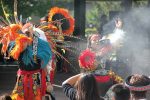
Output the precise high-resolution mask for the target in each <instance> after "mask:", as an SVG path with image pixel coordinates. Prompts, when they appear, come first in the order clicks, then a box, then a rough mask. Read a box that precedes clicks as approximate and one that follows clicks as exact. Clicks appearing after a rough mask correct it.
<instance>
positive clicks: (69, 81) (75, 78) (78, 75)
mask: <svg viewBox="0 0 150 100" xmlns="http://www.w3.org/2000/svg"><path fill="white" fill-rule="evenodd" d="M81 76H82V74H77V75H75V76H72V77H70V78H68V79H67V80H65V81H64V82H63V83H62V85H64V84H70V85H71V86H74V85H75V83H76V82H77V80H79V78H80V77H81Z"/></svg>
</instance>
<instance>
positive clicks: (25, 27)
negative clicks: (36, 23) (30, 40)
mask: <svg viewBox="0 0 150 100" xmlns="http://www.w3.org/2000/svg"><path fill="white" fill-rule="evenodd" d="M22 32H23V33H24V34H26V35H27V36H28V37H33V34H32V33H33V24H32V23H26V24H24V25H23V27H22Z"/></svg>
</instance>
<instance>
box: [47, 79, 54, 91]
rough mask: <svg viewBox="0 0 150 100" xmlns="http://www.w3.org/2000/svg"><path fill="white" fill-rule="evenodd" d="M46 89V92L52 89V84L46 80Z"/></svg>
mask: <svg viewBox="0 0 150 100" xmlns="http://www.w3.org/2000/svg"><path fill="white" fill-rule="evenodd" d="M46 86H47V87H46V91H47V92H49V93H50V92H52V91H53V86H52V84H51V83H50V82H46Z"/></svg>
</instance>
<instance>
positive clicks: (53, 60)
mask: <svg viewBox="0 0 150 100" xmlns="http://www.w3.org/2000/svg"><path fill="white" fill-rule="evenodd" d="M55 59H56V58H55V56H54V55H53V56H52V69H51V71H50V82H51V84H54V75H55V67H56V65H55Z"/></svg>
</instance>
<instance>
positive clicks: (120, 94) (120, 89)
mask: <svg viewBox="0 0 150 100" xmlns="http://www.w3.org/2000/svg"><path fill="white" fill-rule="evenodd" d="M112 95H113V96H112V100H130V90H129V88H128V87H126V86H124V85H123V84H115V85H114V86H112Z"/></svg>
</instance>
